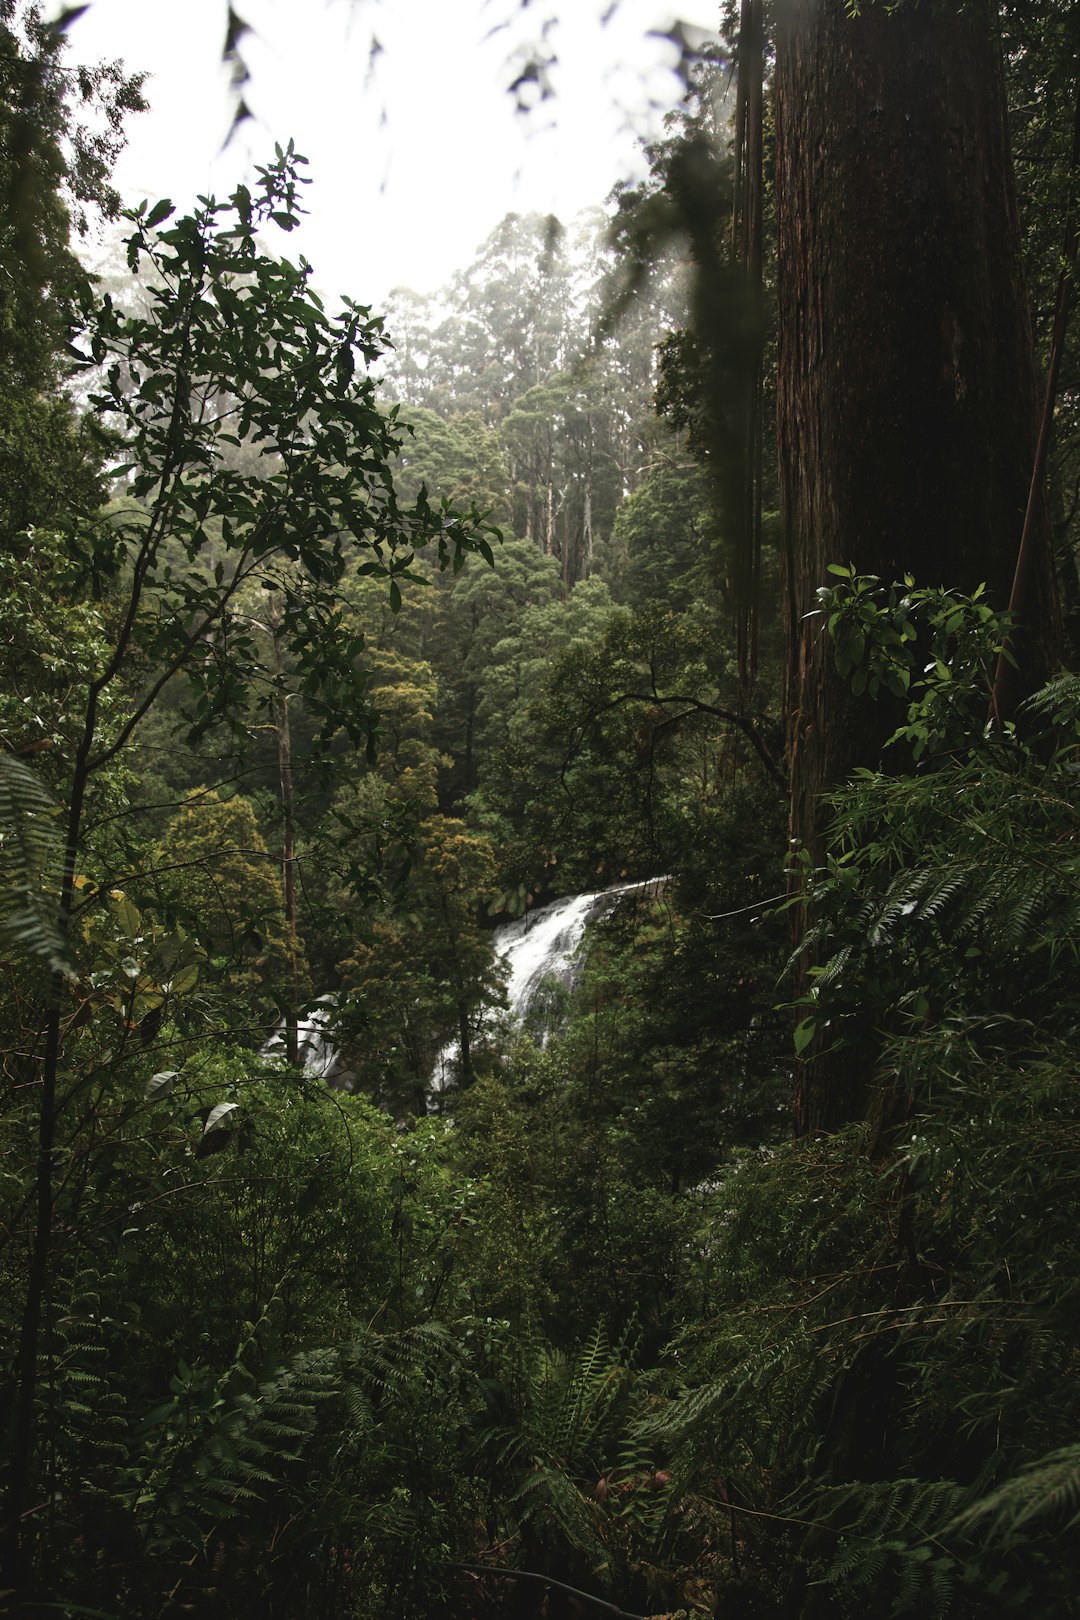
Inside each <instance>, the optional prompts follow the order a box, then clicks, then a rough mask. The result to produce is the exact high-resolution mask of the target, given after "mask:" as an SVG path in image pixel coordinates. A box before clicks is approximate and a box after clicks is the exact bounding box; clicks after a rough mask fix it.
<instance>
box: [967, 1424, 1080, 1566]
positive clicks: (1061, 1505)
mask: <svg viewBox="0 0 1080 1620" xmlns="http://www.w3.org/2000/svg"><path fill="white" fill-rule="evenodd" d="M1078 1525H1080V1445H1078V1444H1074V1445H1068V1446H1061V1447H1059V1448H1058V1449H1057V1450H1055V1451H1051V1452H1049V1453H1048V1454H1047V1455H1046V1456H1045V1457H1040V1458H1038V1460H1037V1461H1035V1462H1030V1463H1028V1464H1027V1465H1026V1466H1025V1467H1024V1468H1022V1469H1021V1470H1020V1472H1019V1473H1017V1474H1014V1475H1013V1476H1012V1477H1011V1478H1010V1479H1007V1480H1006V1481H1005V1482H1004V1484H1002V1485H999V1486H998V1487H997V1489H996V1490H993V1491H991V1492H989V1493H988V1494H987V1495H985V1496H982V1497H980V1498H979V1500H978V1501H977V1502H973V1503H972V1504H971V1505H970V1507H967V1508H965V1509H964V1511H963V1512H962V1513H959V1514H957V1515H956V1517H955V1518H953V1519H951V1520H950V1521H949V1522H948V1524H947V1525H946V1526H945V1531H946V1533H948V1532H961V1533H964V1534H970V1533H972V1532H977V1533H981V1534H982V1536H983V1537H984V1538H985V1539H986V1540H988V1541H990V1542H993V1543H997V1544H999V1545H1001V1546H1004V1547H1014V1546H1016V1545H1017V1544H1018V1543H1021V1542H1023V1541H1026V1540H1028V1539H1029V1538H1030V1537H1032V1536H1033V1535H1038V1534H1039V1533H1040V1532H1042V1533H1048V1534H1050V1535H1052V1536H1054V1537H1057V1536H1064V1535H1068V1534H1069V1532H1071V1531H1075V1530H1076V1528H1077V1526H1078Z"/></svg>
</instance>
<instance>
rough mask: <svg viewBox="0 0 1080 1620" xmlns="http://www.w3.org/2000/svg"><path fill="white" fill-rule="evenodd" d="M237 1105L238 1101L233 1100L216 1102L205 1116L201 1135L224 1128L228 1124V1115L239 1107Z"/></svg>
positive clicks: (207, 1134)
mask: <svg viewBox="0 0 1080 1620" xmlns="http://www.w3.org/2000/svg"><path fill="white" fill-rule="evenodd" d="M239 1106H240V1104H239V1103H234V1102H223V1103H216V1104H215V1106H214V1107H213V1108H211V1110H210V1112H209V1113H208V1114H207V1116H206V1124H205V1125H204V1126H203V1135H204V1136H209V1135H210V1134H211V1132H213V1131H221V1130H224V1129H225V1127H226V1125H227V1124H228V1121H229V1115H230V1114H231V1113H233V1112H234V1111H235V1110H236V1109H237V1108H239Z"/></svg>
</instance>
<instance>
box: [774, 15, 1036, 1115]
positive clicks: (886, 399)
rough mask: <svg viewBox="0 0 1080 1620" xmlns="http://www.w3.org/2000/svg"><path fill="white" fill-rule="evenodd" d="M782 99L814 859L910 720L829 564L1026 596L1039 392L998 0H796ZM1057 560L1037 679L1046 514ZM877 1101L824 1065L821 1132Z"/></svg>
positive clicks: (798, 766)
mask: <svg viewBox="0 0 1080 1620" xmlns="http://www.w3.org/2000/svg"><path fill="white" fill-rule="evenodd" d="M775 101H776V132H777V160H776V195H777V226H778V253H779V265H778V278H777V279H778V289H779V293H778V298H779V327H778V349H779V374H778V448H779V460H780V468H781V499H782V507H783V516H784V531H785V543H786V548H787V550H786V570H787V581H786V583H787V604H788V651H789V663H788V693H787V696H788V714H789V731H788V744H789V750H790V766H791V780H792V783H793V788H792V800H791V831H792V835H793V836H794V837H795V838H797V839H799V840H800V841H802V842H803V843H805V844H806V845H807V846H808V847H809V848H810V849H811V850H812V851H815V852H816V851H817V848H818V833H819V808H818V806H819V795H820V794H821V792H822V791H823V790H824V789H826V788H828V787H830V786H832V785H833V784H835V783H837V782H839V781H841V780H842V779H843V778H844V776H845V775H846V774H847V773H848V771H849V770H850V769H851V767H852V766H853V765H855V764H859V763H863V764H871V765H873V764H875V763H876V762H877V760H878V757H879V750H880V745H881V742H882V740H883V738H884V737H885V736H887V735H888V734H889V732H890V731H891V729H892V728H893V725H894V724H895V719H894V716H893V715H892V714H891V713H886V712H885V710H884V709H883V707H882V706H880V705H874V704H872V703H870V702H869V701H868V700H865V699H859V698H855V697H853V696H852V694H851V693H850V692H849V690H848V688H847V687H846V685H845V684H844V683H842V682H841V681H840V680H839V678H838V677H837V676H836V674H835V672H834V669H833V665H832V653H831V649H830V647H829V644H828V643H827V641H825V640H824V639H823V637H822V635H821V632H820V628H819V625H818V622H817V621H816V620H814V619H807V618H806V617H805V615H807V614H808V613H811V612H812V611H813V609H814V607H815V605H816V602H815V594H814V593H815V591H816V588H817V587H818V586H819V585H820V584H822V583H825V581H826V577H827V576H826V567H827V565H828V564H829V563H831V562H842V563H853V564H854V565H855V566H856V568H857V569H858V570H859V571H860V572H862V573H873V574H879V575H881V576H882V578H883V580H884V581H885V582H886V583H887V582H889V581H891V580H892V579H895V578H898V577H901V576H902V575H903V574H904V573H912V574H914V575H915V577H916V579H917V581H918V583H919V584H921V585H933V584H945V585H952V586H955V587H957V588H959V589H962V590H967V591H970V590H972V589H974V587H975V586H976V585H978V584H979V583H980V582H981V581H986V583H987V584H988V586H989V588H990V592H991V596H992V599H993V600H994V602H995V603H996V604H997V605H1000V606H1002V607H1004V606H1005V605H1006V603H1007V602H1008V597H1009V587H1010V583H1011V579H1012V572H1013V566H1014V563H1015V560H1016V553H1017V546H1018V543H1019V538H1020V533H1021V527H1022V522H1023V513H1024V508H1025V504H1026V498H1027V491H1028V483H1029V480H1030V476H1031V468H1032V459H1033V455H1034V445H1035V435H1036V421H1037V401H1036V386H1035V371H1034V364H1033V356H1032V343H1031V332H1030V323H1029V318H1028V310H1027V300H1026V294H1025V290H1024V284H1023V279H1022V274H1021V268H1020V253H1019V229H1018V223H1017V215H1016V204H1015V195H1014V188H1013V177H1012V165H1011V157H1010V152H1009V143H1008V134H1007V129H1006V120H1005V91H1004V81H1003V74H1002V65H1001V54H1000V49H999V42H998V36H997V27H996V8H995V6H994V4H993V3H992V0H969V3H967V4H964V5H960V4H955V5H952V4H950V5H944V4H941V5H938V4H933V5H932V4H927V3H923V4H913V3H910V0H909V3H907V4H904V5H902V6H901V7H900V8H899V10H897V11H896V12H895V13H893V14H892V15H888V14H887V12H886V8H885V6H884V4H882V3H880V0H878V3H869V0H868V3H865V4H864V5H863V8H862V12H861V14H860V15H859V16H858V17H855V18H851V17H849V16H847V14H846V12H845V7H844V4H843V0H785V3H784V4H783V5H782V6H781V8H780V11H779V15H778V18H777V44H776V81H775ZM1039 552H1040V562H1039V566H1038V569H1037V575H1038V577H1037V580H1036V582H1035V589H1034V594H1033V603H1032V609H1031V612H1030V614H1029V617H1028V625H1027V629H1026V632H1025V634H1024V636H1023V640H1022V642H1021V643H1020V645H1019V650H1020V651H1021V655H1022V658H1023V660H1024V664H1025V677H1026V683H1027V685H1028V686H1029V687H1030V685H1031V684H1033V683H1035V682H1037V681H1038V680H1040V679H1041V678H1042V677H1043V676H1044V675H1045V674H1046V673H1048V671H1049V668H1050V667H1052V664H1053V661H1054V659H1055V654H1056V646H1057V642H1056V635H1055V629H1054V627H1055V625H1056V610H1055V605H1054V591H1053V583H1052V571H1051V562H1050V553H1049V545H1048V540H1047V535H1046V527H1045V523H1044V524H1043V532H1042V534H1041V536H1040V538H1039ZM849 1068H850V1065H849ZM859 1107H860V1095H859V1084H858V1077H857V1076H853V1075H852V1074H851V1073H848V1074H847V1075H844V1074H843V1073H841V1072H840V1071H839V1070H838V1069H837V1067H836V1066H835V1065H829V1064H828V1063H827V1062H826V1063H822V1062H821V1061H820V1060H817V1061H812V1062H811V1063H810V1064H809V1065H807V1066H806V1068H805V1070H804V1073H803V1085H802V1089H801V1095H800V1098H799V1100H798V1106H797V1122H798V1125H799V1127H800V1128H801V1129H802V1130H810V1129H817V1128H829V1127H830V1126H832V1125H834V1124H836V1123H838V1122H839V1121H841V1120H843V1119H845V1118H850V1117H852V1115H853V1114H856V1113H857V1112H858V1111H859Z"/></svg>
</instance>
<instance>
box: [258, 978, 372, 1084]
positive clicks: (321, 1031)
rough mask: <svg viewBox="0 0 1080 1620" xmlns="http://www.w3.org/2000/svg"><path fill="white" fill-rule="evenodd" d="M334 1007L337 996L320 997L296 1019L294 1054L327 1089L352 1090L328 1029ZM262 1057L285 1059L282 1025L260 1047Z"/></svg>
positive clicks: (349, 1078)
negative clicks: (325, 1084)
mask: <svg viewBox="0 0 1080 1620" xmlns="http://www.w3.org/2000/svg"><path fill="white" fill-rule="evenodd" d="M336 1006H337V997H336V996H332V995H331V996H320V997H319V999H318V1001H317V1002H316V1003H315V1005H314V1007H310V1008H308V1009H307V1011H305V1012H304V1013H303V1014H302V1016H301V1017H300V1018H299V1019H298V1020H297V1025H296V1047H297V1052H296V1055H297V1058H298V1060H299V1066H300V1068H301V1069H302V1070H303V1071H304V1073H305V1074H306V1075H309V1076H311V1077H312V1078H313V1079H316V1080H325V1081H326V1083H327V1085H329V1086H335V1087H337V1088H339V1089H342V1090H345V1091H351V1090H352V1085H351V1079H352V1077H351V1075H350V1074H349V1072H348V1070H347V1069H345V1068H344V1067H343V1066H342V1063H341V1058H340V1055H339V1053H338V1049H337V1046H336V1045H335V1044H334V1036H333V1031H332V1028H331V1025H332V1023H333V1018H334V1009H335V1007H336ZM262 1055H263V1056H264V1057H275V1058H283V1057H284V1056H285V1025H284V1023H281V1024H279V1025H278V1026H277V1028H276V1029H275V1031H274V1033H273V1034H272V1035H271V1037H270V1039H269V1040H268V1041H267V1042H266V1045H265V1046H264V1047H263V1049H262Z"/></svg>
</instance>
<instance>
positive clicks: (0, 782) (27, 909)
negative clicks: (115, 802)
mask: <svg viewBox="0 0 1080 1620" xmlns="http://www.w3.org/2000/svg"><path fill="white" fill-rule="evenodd" d="M59 815H60V806H59V805H58V804H57V802H56V800H55V799H54V798H53V797H52V795H51V794H50V793H49V791H48V789H47V788H45V787H44V786H43V784H42V783H41V782H40V781H39V780H38V778H37V776H36V775H35V773H34V771H33V770H32V769H31V767H30V766H29V765H27V764H26V762H25V761H24V760H21V759H17V758H15V757H13V756H12V755H10V754H0V948H3V949H5V950H8V951H10V952H12V953H13V954H14V955H15V956H21V957H23V958H24V959H26V960H29V961H38V962H44V963H45V964H46V965H47V966H48V967H49V969H50V970H51V971H53V972H58V973H63V974H70V973H71V971H72V969H71V964H70V961H69V958H68V948H67V940H66V937H65V934H64V930H63V928H62V927H61V923H60V918H59V915H58V911H57V893H58V890H59V868H60V861H61V851H60V840H59V838H58V837H57V828H56V822H57V818H58V816H59Z"/></svg>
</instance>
